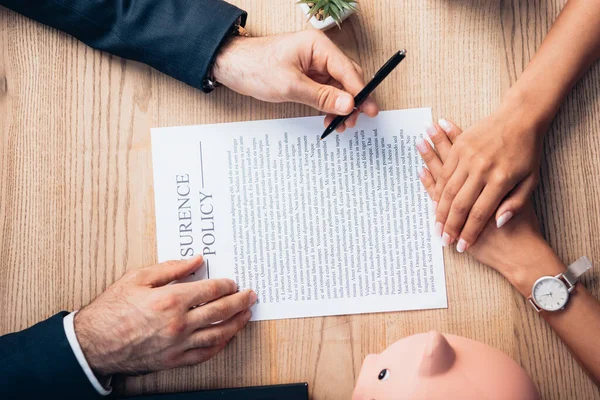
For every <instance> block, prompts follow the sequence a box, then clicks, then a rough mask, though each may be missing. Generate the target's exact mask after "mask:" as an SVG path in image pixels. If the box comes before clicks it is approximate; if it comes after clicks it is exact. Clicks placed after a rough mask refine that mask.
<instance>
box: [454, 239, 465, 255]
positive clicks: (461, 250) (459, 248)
mask: <svg viewBox="0 0 600 400" xmlns="http://www.w3.org/2000/svg"><path fill="white" fill-rule="evenodd" d="M466 249H467V242H465V241H464V240H463V239H460V240H459V241H458V243H457V244H456V251H458V252H459V253H464V252H465V250H466Z"/></svg>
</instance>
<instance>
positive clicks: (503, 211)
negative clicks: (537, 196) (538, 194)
mask: <svg viewBox="0 0 600 400" xmlns="http://www.w3.org/2000/svg"><path fill="white" fill-rule="evenodd" d="M537 181H538V177H537V174H530V175H528V176H527V177H526V178H525V180H523V181H521V182H520V183H519V184H518V185H517V186H515V188H514V189H513V190H512V191H511V192H510V193H509V195H508V196H507V197H506V198H505V199H504V200H503V201H502V203H500V206H499V207H498V210H497V211H496V226H497V227H498V228H502V227H503V226H504V225H506V223H507V222H508V221H510V220H511V219H512V217H514V216H515V215H516V214H519V213H520V212H521V211H523V209H524V208H525V206H526V205H527V201H528V200H529V197H530V196H531V193H532V192H533V191H534V189H535V187H536V186H537Z"/></svg>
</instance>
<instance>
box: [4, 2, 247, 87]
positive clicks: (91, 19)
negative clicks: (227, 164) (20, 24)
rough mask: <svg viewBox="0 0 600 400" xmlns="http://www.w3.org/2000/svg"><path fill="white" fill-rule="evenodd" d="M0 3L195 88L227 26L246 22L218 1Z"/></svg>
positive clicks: (212, 57)
mask: <svg viewBox="0 0 600 400" xmlns="http://www.w3.org/2000/svg"><path fill="white" fill-rule="evenodd" d="M0 4H1V5H4V6H6V7H8V8H10V9H12V10H14V11H16V12H18V13H21V14H23V15H25V16H27V17H29V18H32V19H34V20H37V21H39V22H41V23H43V24H46V25H49V26H51V27H53V28H56V29H59V30H61V31H64V32H66V33H68V34H70V35H72V36H74V37H76V38H77V39H79V40H81V41H82V42H84V43H86V44H88V45H89V46H91V47H93V48H95V49H99V50H103V51H106V52H109V53H112V54H115V55H117V56H120V57H123V58H127V59H130V60H135V61H140V62H143V63H146V64H148V65H150V66H152V67H154V68H156V69H158V70H159V71H161V72H164V73H165V74H168V75H171V76H172V77H174V78H176V79H179V80H181V81H183V82H185V83H187V84H189V85H191V86H194V87H196V88H198V89H202V80H203V79H204V77H205V76H206V74H207V72H208V68H209V65H210V64H211V63H212V62H213V61H214V58H215V56H216V53H217V50H218V49H219V47H220V45H221V43H222V42H223V40H224V39H225V38H226V36H227V33H228V32H229V30H230V29H231V27H232V25H233V24H234V23H235V22H236V21H237V20H238V19H239V18H241V19H242V24H244V23H245V19H246V13H245V12H244V11H242V10H240V9H238V8H236V7H234V6H232V5H231V4H228V3H225V2H224V1H221V0H141V1H134V0H0Z"/></svg>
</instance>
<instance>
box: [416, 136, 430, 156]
mask: <svg viewBox="0 0 600 400" xmlns="http://www.w3.org/2000/svg"><path fill="white" fill-rule="evenodd" d="M415 145H416V146H417V149H419V151H420V152H421V153H426V152H427V146H426V145H425V141H424V140H423V139H421V138H417V139H416V140H415Z"/></svg>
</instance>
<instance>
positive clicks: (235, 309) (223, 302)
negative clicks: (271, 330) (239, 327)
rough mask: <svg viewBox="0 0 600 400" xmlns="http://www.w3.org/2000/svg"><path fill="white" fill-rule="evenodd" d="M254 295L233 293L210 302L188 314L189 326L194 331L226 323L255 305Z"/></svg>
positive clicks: (245, 292)
mask: <svg viewBox="0 0 600 400" xmlns="http://www.w3.org/2000/svg"><path fill="white" fill-rule="evenodd" d="M256 300H257V297H256V293H254V292H253V291H252V290H245V291H243V292H239V293H235V294H232V295H229V296H225V297H221V298H220V299H218V300H215V301H211V302H210V303H206V304H204V305H202V306H200V307H196V308H194V309H192V310H190V311H189V312H188V316H187V319H188V321H189V324H188V325H189V326H191V327H193V328H194V329H199V328H202V327H206V326H209V325H211V324H214V323H215V322H219V321H226V320H228V319H229V318H231V317H233V316H234V315H236V314H237V313H239V312H242V311H245V310H247V309H248V308H250V307H252V306H253V305H254V304H255V303H256Z"/></svg>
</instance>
